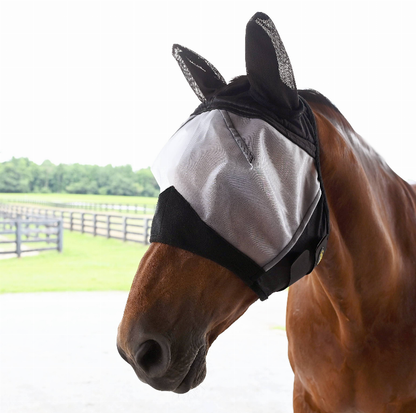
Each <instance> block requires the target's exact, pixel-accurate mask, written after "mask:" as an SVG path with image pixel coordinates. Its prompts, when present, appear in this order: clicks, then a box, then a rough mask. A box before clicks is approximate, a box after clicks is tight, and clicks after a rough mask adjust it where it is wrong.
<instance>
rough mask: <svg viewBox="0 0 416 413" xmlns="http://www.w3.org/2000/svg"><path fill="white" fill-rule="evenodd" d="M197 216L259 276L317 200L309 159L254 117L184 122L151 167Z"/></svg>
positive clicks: (220, 115)
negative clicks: (242, 255) (256, 269)
mask: <svg viewBox="0 0 416 413" xmlns="http://www.w3.org/2000/svg"><path fill="white" fill-rule="evenodd" d="M152 170H153V173H154V175H155V177H156V180H157V181H158V183H159V185H160V189H161V191H164V190H165V189H166V188H168V187H170V186H172V185H173V186H174V187H175V188H176V189H177V191H178V192H179V193H180V194H181V195H182V196H183V197H184V198H185V199H186V200H187V201H188V202H189V203H190V204H191V206H192V207H193V209H194V210H195V211H196V212H197V213H198V215H199V216H200V218H201V219H202V220H203V221H204V222H205V223H207V224H208V225H209V226H210V227H212V228H213V229H214V230H215V231H217V232H218V233H219V234H220V235H221V236H222V237H223V238H225V239H226V240H227V241H229V242H230V243H231V244H233V245H234V246H235V247H236V248H238V249H239V250H240V251H242V252H243V253H245V254H246V255H247V256H249V257H250V258H252V259H253V260H254V261H255V262H257V264H259V265H260V266H262V267H264V268H265V269H266V270H267V269H268V268H269V267H271V266H272V265H274V264H275V263H276V262H278V261H279V260H280V258H281V257H282V256H284V255H285V254H286V252H287V251H288V250H289V249H290V248H291V246H292V245H294V243H295V242H296V241H297V239H298V238H299V236H300V235H301V233H302V231H303V229H304V227H305V226H306V224H307V223H308V221H309V219H310V217H311V215H312V213H313V211H314V209H315V207H316V204H317V203H318V201H319V198H320V196H321V190H320V185H319V181H318V174H317V171H316V168H315V165H314V160H313V158H312V157H310V156H309V155H308V154H307V153H306V152H305V151H303V150H302V149H300V148H299V147H298V146H297V145H295V144H294V143H292V142H291V141H289V140H288V139H287V138H285V137H284V136H283V135H282V134H281V133H280V132H278V131H277V130H276V129H274V128H273V127H272V126H270V125H269V124H268V123H266V122H264V121H262V120H260V119H249V118H243V117H241V116H237V115H235V114H233V113H230V112H226V111H222V110H221V111H220V110H212V111H210V112H205V113H202V114H200V115H198V116H196V117H194V118H193V119H191V120H189V121H188V122H186V123H185V124H184V125H183V126H182V127H181V128H180V129H179V130H178V131H177V132H176V133H175V134H174V135H173V137H172V138H171V139H170V140H169V141H168V142H167V144H166V145H165V147H164V148H163V149H162V151H161V153H160V154H159V156H158V158H157V159H156V161H155V163H154V165H153V167H152Z"/></svg>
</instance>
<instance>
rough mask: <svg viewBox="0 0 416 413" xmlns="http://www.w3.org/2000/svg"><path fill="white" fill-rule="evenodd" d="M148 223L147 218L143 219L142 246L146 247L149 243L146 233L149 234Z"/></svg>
mask: <svg viewBox="0 0 416 413" xmlns="http://www.w3.org/2000/svg"><path fill="white" fill-rule="evenodd" d="M149 221H150V219H149V218H144V240H143V241H144V245H147V244H148V243H149V242H148V239H147V233H148V232H149Z"/></svg>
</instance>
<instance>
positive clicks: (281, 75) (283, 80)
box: [246, 13, 299, 114]
mask: <svg viewBox="0 0 416 413" xmlns="http://www.w3.org/2000/svg"><path fill="white" fill-rule="evenodd" d="M246 67H247V75H248V79H249V82H250V93H251V94H252V97H253V98H254V99H255V100H257V101H259V102H260V103H263V104H264V103H266V104H267V105H272V106H279V109H281V110H283V112H286V113H287V114H290V112H291V111H292V112H293V111H295V110H296V109H298V107H299V98H298V93H297V90H296V83H295V78H294V76H293V71H292V66H291V64H290V60H289V56H288V55H287V53H286V50H285V47H284V46H283V43H282V40H281V39H280V36H279V33H278V32H277V30H276V27H275V25H274V24H273V22H272V20H271V19H270V18H269V16H267V15H266V14H264V13H256V14H255V15H254V16H253V17H252V18H251V20H250V21H249V22H248V23H247V28H246Z"/></svg>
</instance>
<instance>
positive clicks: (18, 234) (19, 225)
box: [15, 219, 22, 258]
mask: <svg viewBox="0 0 416 413" xmlns="http://www.w3.org/2000/svg"><path fill="white" fill-rule="evenodd" d="M15 223H16V254H17V256H18V257H19V258H20V255H21V254H22V222H21V221H20V219H17V220H16V221H15Z"/></svg>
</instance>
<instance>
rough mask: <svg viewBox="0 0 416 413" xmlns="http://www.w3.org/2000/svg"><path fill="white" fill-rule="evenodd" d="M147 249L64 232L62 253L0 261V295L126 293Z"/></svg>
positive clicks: (134, 244) (136, 245) (142, 246)
mask: <svg viewBox="0 0 416 413" xmlns="http://www.w3.org/2000/svg"><path fill="white" fill-rule="evenodd" d="M146 250H147V246H144V245H141V244H136V243H130V242H124V243H123V242H122V241H119V240H115V239H105V238H99V237H95V238H94V237H92V236H91V235H88V234H80V233H76V232H70V231H65V232H64V250H63V252H62V253H57V252H56V251H47V252H43V253H41V254H39V255H36V256H31V257H24V258H20V259H18V258H11V259H7V260H0V293H10V292H13V293H16V292H39V291H110V290H121V291H127V290H128V289H129V288H130V285H131V281H132V279H133V276H134V274H135V271H136V269H137V266H138V263H139V261H140V259H141V258H142V256H143V254H144V253H145V251H146Z"/></svg>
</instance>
